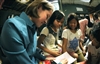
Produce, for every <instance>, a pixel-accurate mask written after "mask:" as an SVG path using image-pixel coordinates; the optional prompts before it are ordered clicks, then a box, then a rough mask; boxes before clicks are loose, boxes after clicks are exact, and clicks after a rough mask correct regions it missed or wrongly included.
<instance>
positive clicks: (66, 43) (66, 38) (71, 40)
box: [62, 13, 85, 62]
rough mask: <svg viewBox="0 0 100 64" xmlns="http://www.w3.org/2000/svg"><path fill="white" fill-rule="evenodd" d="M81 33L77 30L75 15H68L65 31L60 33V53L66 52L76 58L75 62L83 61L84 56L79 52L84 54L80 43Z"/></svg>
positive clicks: (77, 24)
mask: <svg viewBox="0 0 100 64" xmlns="http://www.w3.org/2000/svg"><path fill="white" fill-rule="evenodd" d="M81 35H82V32H81V30H80V29H79V22H78V18H77V16H76V14H75V13H70V14H69V15H68V19H67V29H65V30H64V31H63V32H62V41H63V44H62V52H63V53H64V52H66V51H67V52H68V53H69V54H70V55H71V56H72V57H74V58H77V61H79V62H80V61H84V56H83V54H82V53H81V52H80V48H81V50H82V51H83V52H84V51H85V50H84V49H83V46H82V41H81V38H80V37H81Z"/></svg>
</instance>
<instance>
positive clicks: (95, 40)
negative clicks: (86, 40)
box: [92, 37, 100, 47]
mask: <svg viewBox="0 0 100 64" xmlns="http://www.w3.org/2000/svg"><path fill="white" fill-rule="evenodd" d="M92 45H93V46H95V47H98V46H99V45H100V44H99V42H98V41H97V39H96V38H94V37H93V38H92Z"/></svg>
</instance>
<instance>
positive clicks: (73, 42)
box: [62, 29, 82, 51]
mask: <svg viewBox="0 0 100 64" xmlns="http://www.w3.org/2000/svg"><path fill="white" fill-rule="evenodd" d="M81 35H82V32H81V30H80V29H79V30H77V31H76V33H73V32H71V31H70V30H69V29H65V30H64V31H63V32H62V38H65V39H68V44H67V50H68V51H77V50H78V47H79V39H80V37H81Z"/></svg>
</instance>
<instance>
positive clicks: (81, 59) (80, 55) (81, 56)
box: [77, 50, 85, 62]
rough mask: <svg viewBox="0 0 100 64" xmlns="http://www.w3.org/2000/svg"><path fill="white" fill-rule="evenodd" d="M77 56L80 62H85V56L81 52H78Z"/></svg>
mask: <svg viewBox="0 0 100 64" xmlns="http://www.w3.org/2000/svg"><path fill="white" fill-rule="evenodd" d="M77 54H78V58H77V61H78V62H82V61H85V58H84V55H83V53H82V52H81V51H80V50H79V51H77Z"/></svg>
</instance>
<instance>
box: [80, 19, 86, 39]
mask: <svg viewBox="0 0 100 64" xmlns="http://www.w3.org/2000/svg"><path fill="white" fill-rule="evenodd" d="M79 24H80V29H81V31H82V36H81V38H82V39H84V38H85V33H86V26H87V25H88V20H87V19H86V18H85V19H81V20H79Z"/></svg>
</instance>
